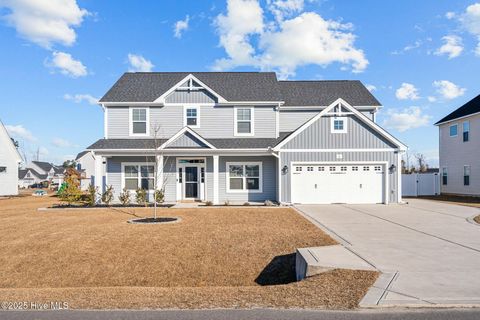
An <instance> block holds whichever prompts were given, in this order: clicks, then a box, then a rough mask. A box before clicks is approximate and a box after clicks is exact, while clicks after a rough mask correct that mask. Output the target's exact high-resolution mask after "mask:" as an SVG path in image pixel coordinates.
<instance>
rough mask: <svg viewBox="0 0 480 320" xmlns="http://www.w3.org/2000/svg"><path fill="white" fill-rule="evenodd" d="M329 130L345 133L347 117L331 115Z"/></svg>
mask: <svg viewBox="0 0 480 320" xmlns="http://www.w3.org/2000/svg"><path fill="white" fill-rule="evenodd" d="M330 129H331V130H330V131H331V132H332V133H346V132H347V118H346V117H332V120H331V122H330Z"/></svg>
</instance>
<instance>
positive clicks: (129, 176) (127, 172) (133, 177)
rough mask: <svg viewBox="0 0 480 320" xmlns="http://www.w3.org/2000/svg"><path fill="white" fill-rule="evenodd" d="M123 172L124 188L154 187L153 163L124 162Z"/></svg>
mask: <svg viewBox="0 0 480 320" xmlns="http://www.w3.org/2000/svg"><path fill="white" fill-rule="evenodd" d="M123 172H124V184H123V185H124V188H125V189H127V190H137V189H144V190H153V189H155V170H154V166H153V165H137V164H125V165H124V167H123Z"/></svg>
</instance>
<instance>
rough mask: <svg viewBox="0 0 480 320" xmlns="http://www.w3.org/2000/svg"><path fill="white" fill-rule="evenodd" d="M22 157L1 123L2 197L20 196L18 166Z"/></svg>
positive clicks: (0, 166)
mask: <svg viewBox="0 0 480 320" xmlns="http://www.w3.org/2000/svg"><path fill="white" fill-rule="evenodd" d="M20 162H22V157H21V156H20V154H19V153H18V150H17V148H16V147H15V145H14V144H13V141H12V139H11V138H10V136H9V134H8V132H7V129H5V126H4V125H3V123H2V122H1V121H0V196H10V195H17V194H18V166H19V164H20Z"/></svg>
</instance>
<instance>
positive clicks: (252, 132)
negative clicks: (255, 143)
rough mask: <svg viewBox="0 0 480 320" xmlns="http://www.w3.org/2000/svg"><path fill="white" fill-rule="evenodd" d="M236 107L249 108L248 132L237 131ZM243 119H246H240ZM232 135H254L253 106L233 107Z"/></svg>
mask: <svg viewBox="0 0 480 320" xmlns="http://www.w3.org/2000/svg"><path fill="white" fill-rule="evenodd" d="M238 109H249V110H250V132H249V133H239V132H238V119H237V118H238V113H237V111H238ZM240 121H245V122H246V120H240ZM233 136H235V137H253V136H255V107H253V106H244V107H233Z"/></svg>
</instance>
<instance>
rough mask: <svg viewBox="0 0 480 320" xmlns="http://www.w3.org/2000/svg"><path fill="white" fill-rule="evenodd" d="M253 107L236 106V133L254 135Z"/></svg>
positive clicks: (238, 134)
mask: <svg viewBox="0 0 480 320" xmlns="http://www.w3.org/2000/svg"><path fill="white" fill-rule="evenodd" d="M253 110H254V109H253V107H248V108H243V107H238V108H235V135H237V136H251V135H253Z"/></svg>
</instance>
